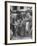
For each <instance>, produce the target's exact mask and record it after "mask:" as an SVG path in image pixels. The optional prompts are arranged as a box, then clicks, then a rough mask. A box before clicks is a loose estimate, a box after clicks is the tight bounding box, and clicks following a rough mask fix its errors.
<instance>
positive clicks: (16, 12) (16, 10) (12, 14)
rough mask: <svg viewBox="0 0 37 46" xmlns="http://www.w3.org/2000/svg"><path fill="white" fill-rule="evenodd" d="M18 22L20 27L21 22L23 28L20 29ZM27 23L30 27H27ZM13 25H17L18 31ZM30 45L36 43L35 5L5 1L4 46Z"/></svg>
mask: <svg viewBox="0 0 37 46" xmlns="http://www.w3.org/2000/svg"><path fill="white" fill-rule="evenodd" d="M19 4H20V5H19ZM18 16H22V17H18ZM32 17H33V18H32ZM11 18H12V19H11ZM20 18H21V19H20ZM23 18H24V19H23ZM28 18H29V19H28ZM31 18H32V19H31ZM12 20H13V21H12ZM23 20H25V23H24V21H23ZM19 21H20V25H21V23H22V22H23V23H24V26H21V27H20V26H19V25H18V23H19ZM16 22H17V23H16ZM29 22H30V23H29ZM15 23H16V24H15ZM23 23H22V25H23ZM28 23H29V24H31V25H30V26H29V25H28ZM15 25H18V26H19V29H18V28H16V27H18V26H15ZM26 25H27V26H26ZM28 27H29V28H28ZM30 27H31V28H30ZM20 28H21V29H22V30H21V29H20ZM27 28H28V30H27ZM17 32H18V33H17ZM22 32H23V33H22ZM29 32H30V34H29ZM31 43H36V3H33V2H18V1H5V45H12V44H31Z"/></svg>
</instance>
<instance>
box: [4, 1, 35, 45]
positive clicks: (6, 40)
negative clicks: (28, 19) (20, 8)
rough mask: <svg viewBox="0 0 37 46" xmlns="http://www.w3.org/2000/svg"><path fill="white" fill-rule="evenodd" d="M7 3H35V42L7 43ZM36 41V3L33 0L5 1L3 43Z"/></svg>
mask: <svg viewBox="0 0 37 46" xmlns="http://www.w3.org/2000/svg"><path fill="white" fill-rule="evenodd" d="M7 3H23V4H34V5H35V42H25V43H10V44H9V43H7ZM31 43H36V3H33V2H18V1H5V45H14V44H31Z"/></svg>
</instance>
